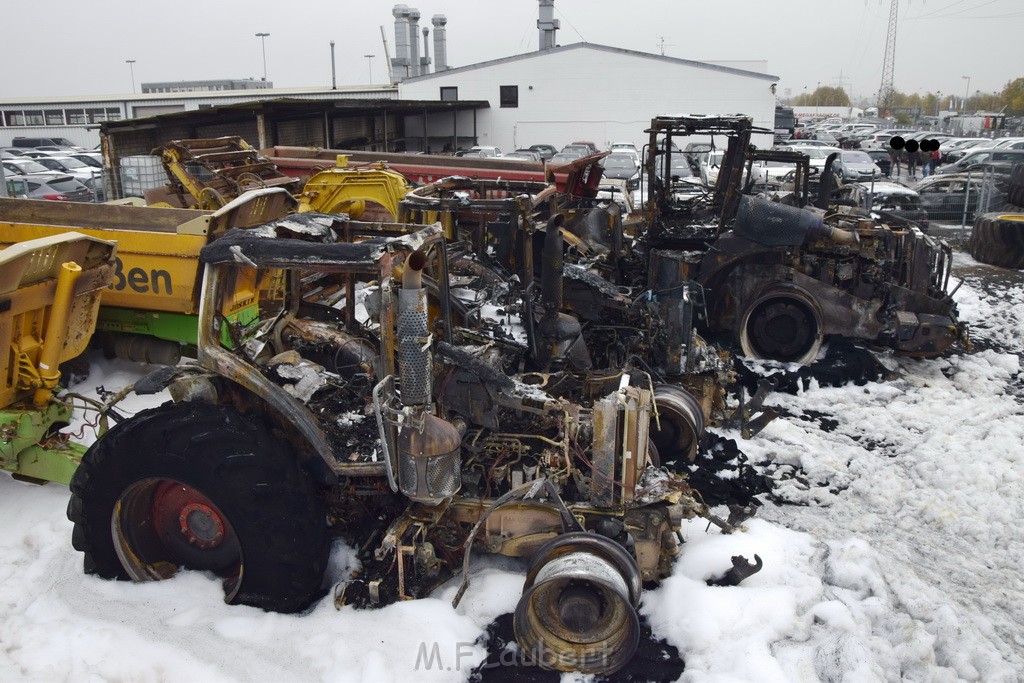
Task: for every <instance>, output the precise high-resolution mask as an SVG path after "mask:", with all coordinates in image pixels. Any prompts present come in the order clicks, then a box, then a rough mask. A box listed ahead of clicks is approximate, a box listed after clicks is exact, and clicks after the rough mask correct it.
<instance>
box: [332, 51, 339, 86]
mask: <svg viewBox="0 0 1024 683" xmlns="http://www.w3.org/2000/svg"><path fill="white" fill-rule="evenodd" d="M335 66H336V65H335V62H334V41H333V40H332V41H331V90H337V89H338V72H337V70H336V68H335Z"/></svg>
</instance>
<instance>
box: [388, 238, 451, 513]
mask: <svg viewBox="0 0 1024 683" xmlns="http://www.w3.org/2000/svg"><path fill="white" fill-rule="evenodd" d="M426 265H427V255H426V254H425V253H424V252H422V251H414V252H413V253H412V254H410V255H409V257H408V258H406V260H405V267H404V268H403V270H402V288H401V289H400V290H398V373H399V377H400V378H401V385H400V386H401V401H402V405H404V406H406V408H407V411H406V412H407V415H408V419H407V420H405V421H404V422H403V423H402V425H401V427H400V430H399V433H398V444H397V450H398V487H399V489H400V490H401V491H402V493H403V494H405V495H406V496H407V497H408V498H410V499H412V500H414V501H416V502H418V503H423V504H424V505H438V504H439V503H441V502H443V501H444V500H445V499H446V498H450V497H451V496H454V495H455V494H456V493H458V491H459V489H460V488H461V487H462V459H461V457H460V450H461V444H462V437H461V435H460V434H459V430H458V429H456V428H455V426H454V425H453V424H452V423H451V422H448V421H447V420H443V419H441V418H439V417H437V416H436V415H432V414H431V413H430V411H429V407H430V403H431V402H432V395H431V378H432V375H433V360H432V356H431V351H430V346H429V341H428V339H429V338H428V335H429V329H428V319H427V290H426V288H425V287H423V268H424V267H425V266H426Z"/></svg>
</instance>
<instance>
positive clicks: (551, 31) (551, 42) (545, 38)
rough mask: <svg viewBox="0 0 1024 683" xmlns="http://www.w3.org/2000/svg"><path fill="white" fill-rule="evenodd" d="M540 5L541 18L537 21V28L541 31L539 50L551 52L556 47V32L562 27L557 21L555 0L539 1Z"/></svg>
mask: <svg viewBox="0 0 1024 683" xmlns="http://www.w3.org/2000/svg"><path fill="white" fill-rule="evenodd" d="M537 1H538V2H539V3H540V16H539V18H538V19H537V28H538V29H540V38H539V40H538V45H539V47H538V48H537V49H538V50H550V49H551V48H553V47H555V45H556V41H555V31H557V30H558V29H559V27H560V25H559V23H558V19H555V0H537Z"/></svg>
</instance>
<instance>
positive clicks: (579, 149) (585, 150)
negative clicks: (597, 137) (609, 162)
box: [560, 144, 596, 157]
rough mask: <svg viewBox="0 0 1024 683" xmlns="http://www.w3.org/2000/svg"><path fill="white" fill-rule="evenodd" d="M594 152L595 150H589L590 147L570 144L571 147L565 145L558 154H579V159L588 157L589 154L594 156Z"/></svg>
mask: <svg viewBox="0 0 1024 683" xmlns="http://www.w3.org/2000/svg"><path fill="white" fill-rule="evenodd" d="M595 151H596V150H591V149H590V147H588V146H587V145H577V144H571V145H566V146H565V147H563V148H562V151H561V152H560V154H564V153H566V152H572V153H574V154H579V155H580V156H581V157H585V156H590V155H591V154H594V152H595Z"/></svg>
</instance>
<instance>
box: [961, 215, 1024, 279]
mask: <svg viewBox="0 0 1024 683" xmlns="http://www.w3.org/2000/svg"><path fill="white" fill-rule="evenodd" d="M967 250H968V251H969V252H970V254H971V256H972V257H974V259H975V260H976V261H980V262H981V263H988V264H990V265H993V266H1001V267H1003V268H1017V269H1020V268H1024V213H986V214H984V215H981V216H978V218H977V220H975V221H974V228H973V230H972V231H971V238H970V239H969V240H968V241H967Z"/></svg>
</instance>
